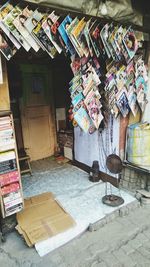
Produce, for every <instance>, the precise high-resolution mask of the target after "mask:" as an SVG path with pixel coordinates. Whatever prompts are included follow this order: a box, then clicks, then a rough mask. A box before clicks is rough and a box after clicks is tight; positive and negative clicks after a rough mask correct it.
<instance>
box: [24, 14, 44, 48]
mask: <svg viewBox="0 0 150 267" xmlns="http://www.w3.org/2000/svg"><path fill="white" fill-rule="evenodd" d="M42 17H43V14H42V13H41V12H39V11H38V10H37V9H36V10H35V11H34V12H33V13H32V15H31V16H30V17H28V18H27V20H26V21H25V22H24V26H25V28H26V29H27V31H28V32H29V33H30V34H31V35H32V36H33V38H34V39H35V40H36V42H37V43H38V44H39V46H40V47H41V48H42V49H43V50H45V47H44V46H43V45H42V44H41V43H40V42H39V40H38V38H36V37H35V35H34V34H32V30H33V29H34V28H35V26H36V25H37V23H38V22H39V21H40V20H41V19H42Z"/></svg>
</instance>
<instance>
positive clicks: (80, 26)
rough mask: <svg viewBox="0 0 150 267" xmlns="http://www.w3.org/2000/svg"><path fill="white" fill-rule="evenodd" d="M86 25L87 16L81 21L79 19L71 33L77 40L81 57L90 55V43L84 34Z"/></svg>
mask: <svg viewBox="0 0 150 267" xmlns="http://www.w3.org/2000/svg"><path fill="white" fill-rule="evenodd" d="M85 25H86V21H85V18H82V19H81V20H80V21H78V23H77V25H76V26H75V27H74V28H73V29H72V31H71V35H72V37H73V39H74V40H75V42H76V44H77V48H78V50H79V52H80V57H83V56H84V55H85V56H86V57H88V55H89V49H88V45H87V42H86V39H85V36H84V28H85Z"/></svg>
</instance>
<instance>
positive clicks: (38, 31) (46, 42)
mask: <svg viewBox="0 0 150 267" xmlns="http://www.w3.org/2000/svg"><path fill="white" fill-rule="evenodd" d="M45 18H46V17H45V16H43V17H42V19H41V20H40V21H39V22H38V23H37V25H36V26H35V28H34V29H33V30H32V33H33V34H34V35H35V36H36V38H37V39H38V40H39V42H40V43H41V44H42V46H44V48H45V51H46V52H47V53H48V54H49V55H50V57H51V58H54V57H56V55H57V50H56V48H55V46H54V45H53V43H52V42H51V41H50V39H49V38H48V36H47V34H46V33H45V31H44V30H43V28H42V24H43V21H45Z"/></svg>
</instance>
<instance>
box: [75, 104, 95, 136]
mask: <svg viewBox="0 0 150 267" xmlns="http://www.w3.org/2000/svg"><path fill="white" fill-rule="evenodd" d="M74 119H75V121H76V122H77V123H78V125H79V126H80V128H81V129H82V130H83V131H84V132H85V133H87V132H88V131H89V128H90V126H91V124H92V122H91V119H90V117H89V115H88V113H87V111H86V110H85V109H84V108H83V107H82V106H81V107H80V108H79V109H78V111H77V112H76V113H75V115H74Z"/></svg>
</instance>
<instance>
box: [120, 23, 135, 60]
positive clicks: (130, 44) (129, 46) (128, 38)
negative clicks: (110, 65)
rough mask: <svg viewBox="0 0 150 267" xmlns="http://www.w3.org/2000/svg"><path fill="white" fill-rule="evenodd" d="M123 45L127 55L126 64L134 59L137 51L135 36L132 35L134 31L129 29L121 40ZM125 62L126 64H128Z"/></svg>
mask: <svg viewBox="0 0 150 267" xmlns="http://www.w3.org/2000/svg"><path fill="white" fill-rule="evenodd" d="M123 43H124V46H125V49H126V50H127V53H128V55H129V60H128V62H129V61H130V60H131V59H132V58H133V57H134V55H135V53H136V51H137V49H138V42H137V39H136V36H135V34H134V31H133V30H132V29H131V28H129V29H128V30H127V32H126V34H125V36H124V38H123ZM128 62H127V63H128Z"/></svg>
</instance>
